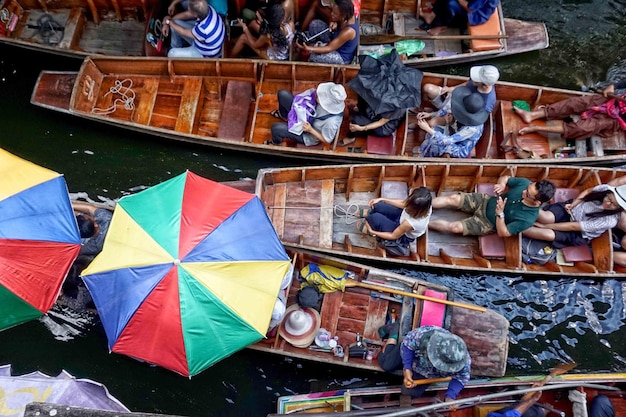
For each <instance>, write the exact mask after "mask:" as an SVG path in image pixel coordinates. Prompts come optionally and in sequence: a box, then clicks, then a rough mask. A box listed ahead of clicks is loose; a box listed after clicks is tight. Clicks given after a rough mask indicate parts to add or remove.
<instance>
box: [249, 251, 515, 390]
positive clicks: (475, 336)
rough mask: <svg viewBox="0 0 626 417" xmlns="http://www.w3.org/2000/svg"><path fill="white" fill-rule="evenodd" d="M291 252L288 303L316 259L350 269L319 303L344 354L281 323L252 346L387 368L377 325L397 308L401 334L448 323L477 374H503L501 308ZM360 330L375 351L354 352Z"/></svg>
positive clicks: (505, 341) (348, 263)
mask: <svg viewBox="0 0 626 417" xmlns="http://www.w3.org/2000/svg"><path fill="white" fill-rule="evenodd" d="M288 252H289V255H290V256H291V257H292V259H293V265H294V271H293V280H292V281H291V284H290V285H289V286H286V290H285V291H286V296H287V302H286V305H287V306H290V305H293V304H295V303H297V301H296V294H297V293H298V290H299V289H300V284H301V281H300V280H299V279H298V278H299V277H300V274H299V272H300V271H301V270H302V268H304V267H307V266H309V265H311V264H317V265H329V266H332V267H335V268H339V269H340V270H342V271H343V272H346V273H348V276H349V277H350V278H347V284H346V285H345V290H344V291H341V290H337V291H334V292H326V293H324V294H323V295H324V297H323V300H322V302H321V306H320V308H319V317H320V328H323V329H325V330H327V331H328V332H329V333H330V335H331V337H336V340H337V344H338V346H340V347H341V350H342V351H343V355H339V354H335V352H338V351H337V350H335V351H331V350H330V349H319V348H318V347H316V344H315V343H314V342H312V343H311V347H308V346H307V347H296V346H292V345H291V344H290V343H289V342H287V341H286V340H285V339H284V338H282V337H281V336H280V335H281V330H280V329H278V330H277V331H275V332H274V334H273V335H270V336H269V337H268V338H267V339H264V340H261V341H259V342H257V343H255V344H253V345H250V346H248V348H250V349H254V350H260V351H264V352H269V353H275V354H279V355H284V356H288V357H292V358H298V359H306V360H311V361H316V362H321V363H323V364H324V365H338V366H347V367H352V368H359V369H363V370H370V371H380V372H383V370H382V369H381V368H380V366H379V365H378V361H377V360H376V355H377V354H378V352H379V351H380V348H381V344H382V341H381V339H380V336H379V335H378V332H377V330H378V328H379V327H380V326H383V325H384V324H386V323H387V322H388V321H389V319H390V315H391V313H392V309H395V312H396V314H397V317H398V318H397V320H398V321H399V322H400V325H401V334H406V333H407V332H409V331H410V330H411V329H413V328H415V327H418V326H420V325H426V324H430V325H439V326H440V327H444V328H447V329H448V330H450V331H451V332H452V333H454V334H456V335H458V336H460V337H461V338H462V339H463V340H464V341H465V343H466V345H467V347H468V352H469V354H470V357H471V358H472V368H471V372H472V375H483V376H502V375H504V373H505V371H506V361H507V357H508V343H509V341H508V334H509V322H508V321H507V320H506V319H505V318H504V317H503V316H502V315H500V314H499V313H496V312H495V311H493V310H489V309H485V308H482V307H479V306H476V305H473V304H467V303H464V302H462V301H460V300H456V301H455V297H454V292H453V290H451V289H449V288H447V287H444V286H441V285H437V284H432V283H429V282H426V281H422V280H418V279H414V278H409V277H405V276H403V275H399V274H396V273H392V272H389V271H385V270H381V269H377V268H370V267H366V266H364V265H360V264H358V263H354V262H351V261H347V260H342V259H338V258H333V257H328V256H326V255H320V254H315V253H312V252H309V251H306V250H298V251H291V250H289V251H288ZM444 303H445V304H444ZM281 326H282V324H281ZM357 334H360V335H361V336H362V338H363V339H362V340H363V343H365V345H366V346H367V349H368V350H369V351H370V352H371V354H372V356H371V357H349V355H348V352H349V349H350V346H354V345H355V344H356V340H357ZM398 378H401V377H400V376H399V377H398Z"/></svg>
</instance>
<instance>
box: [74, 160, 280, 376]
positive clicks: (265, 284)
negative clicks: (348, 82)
mask: <svg viewBox="0 0 626 417" xmlns="http://www.w3.org/2000/svg"><path fill="white" fill-rule="evenodd" d="M289 266H290V259H289V257H288V256H287V253H286V252H285V249H284V247H283V245H282V244H281V242H280V240H279V238H278V236H277V234H276V231H275V230H274V228H273V226H272V223H271V221H270V219H269V218H268V216H267V213H266V211H265V208H264V207H263V204H262V203H261V201H260V200H259V198H258V197H256V196H255V195H253V194H249V193H245V192H242V191H239V190H236V189H234V188H231V187H228V186H225V185H223V184H219V183H216V182H214V181H211V180H208V179H205V178H202V177H200V176H198V175H195V174H193V173H191V172H186V173H184V174H181V175H179V176H177V177H174V178H172V179H171V180H168V181H166V182H164V183H161V184H158V185H156V186H154V187H151V188H149V189H147V190H144V191H142V192H140V193H138V194H135V195H133V196H127V197H124V198H122V199H121V200H120V201H119V202H118V204H117V206H116V208H115V211H114V212H113V218H112V220H111V225H110V226H109V230H108V232H107V237H106V239H105V243H104V248H103V250H102V252H101V253H100V255H98V256H97V257H96V258H95V259H94V261H93V262H92V263H91V264H90V265H89V267H88V268H87V269H86V270H85V271H84V272H83V279H84V280H85V283H86V284H87V287H88V288H89V291H90V293H91V295H92V297H93V299H94V303H95V305H96V308H97V309H98V312H99V314H100V318H101V321H102V324H103V326H104V329H105V331H106V334H107V338H108V341H109V349H110V350H111V351H113V352H117V353H123V354H126V355H128V356H131V357H134V358H137V359H140V360H144V361H147V362H150V363H154V364H157V365H160V366H163V367H165V368H167V369H171V370H173V371H176V372H178V373H180V374H182V375H185V376H192V375H195V374H197V373H198V372H200V371H202V370H204V369H206V368H207V367H209V366H211V365H212V364H213V363H215V362H217V361H219V360H221V359H223V358H224V357H226V356H229V355H231V354H233V353H234V352H236V351H238V350H240V349H242V348H244V347H246V346H248V345H250V344H252V343H255V342H257V341H258V340H260V339H261V338H263V337H264V336H265V333H266V331H267V328H268V325H269V322H270V319H271V314H272V311H273V308H274V304H275V302H276V298H277V296H278V292H279V289H280V285H281V283H282V280H283V278H284V277H285V274H286V273H287V271H288V269H289Z"/></svg>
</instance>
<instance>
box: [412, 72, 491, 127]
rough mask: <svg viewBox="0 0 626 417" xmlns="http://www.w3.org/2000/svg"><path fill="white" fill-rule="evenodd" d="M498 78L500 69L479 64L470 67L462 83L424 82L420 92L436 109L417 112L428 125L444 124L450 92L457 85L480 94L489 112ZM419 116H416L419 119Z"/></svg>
mask: <svg viewBox="0 0 626 417" xmlns="http://www.w3.org/2000/svg"><path fill="white" fill-rule="evenodd" d="M499 79H500V71H498V68H496V67H494V66H493V65H480V66H474V67H472V68H470V77H469V79H468V80H467V81H465V82H464V83H461V84H458V85H455V86H443V87H441V86H438V85H435V84H431V83H426V84H424V85H423V86H422V94H423V95H425V96H426V97H427V98H428V99H429V100H430V102H431V103H432V104H433V106H435V107H436V108H437V109H438V111H436V112H432V113H425V112H423V113H418V115H420V114H421V118H423V119H429V121H428V124H429V125H430V127H435V126H439V125H444V124H446V123H445V116H446V114H448V113H450V101H451V100H449V98H451V97H452V96H451V94H452V92H453V91H454V90H455V89H456V88H458V87H467V88H469V90H470V91H471V92H472V93H478V94H480V95H481V96H482V98H483V100H484V102H485V105H484V108H485V110H486V111H487V112H488V113H491V112H492V111H493V109H494V107H495V106H496V89H495V87H494V86H495V84H496V83H497V82H498V80H499ZM419 118H420V117H418V120H419Z"/></svg>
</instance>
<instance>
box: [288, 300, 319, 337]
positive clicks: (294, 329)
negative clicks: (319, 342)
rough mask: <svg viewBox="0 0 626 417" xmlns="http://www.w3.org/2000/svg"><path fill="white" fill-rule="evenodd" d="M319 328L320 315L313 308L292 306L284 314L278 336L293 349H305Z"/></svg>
mask: <svg viewBox="0 0 626 417" xmlns="http://www.w3.org/2000/svg"><path fill="white" fill-rule="evenodd" d="M319 328H320V314H319V313H318V312H317V310H315V309H314V308H302V307H300V306H299V305H298V304H292V305H290V306H289V307H288V308H287V311H286V312H285V318H284V320H283V325H282V327H281V329H280V335H281V336H282V337H283V339H285V340H286V341H287V342H289V343H291V344H292V345H294V346H295V347H307V346H309V345H310V344H311V343H312V342H313V340H314V339H315V335H316V334H317V331H318V330H319Z"/></svg>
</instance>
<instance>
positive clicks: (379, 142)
mask: <svg viewBox="0 0 626 417" xmlns="http://www.w3.org/2000/svg"><path fill="white" fill-rule="evenodd" d="M394 143H395V140H394V137H393V136H385V137H380V136H372V135H370V136H368V137H367V153H374V154H381V155H393V153H394V151H393V148H394Z"/></svg>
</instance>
